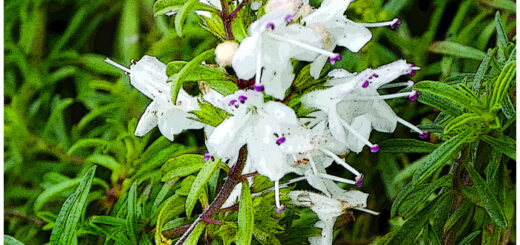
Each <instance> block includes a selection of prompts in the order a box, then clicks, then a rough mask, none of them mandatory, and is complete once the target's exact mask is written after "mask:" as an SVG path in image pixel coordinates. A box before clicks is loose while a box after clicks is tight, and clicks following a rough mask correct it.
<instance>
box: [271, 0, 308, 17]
mask: <svg viewBox="0 0 520 245" xmlns="http://www.w3.org/2000/svg"><path fill="white" fill-rule="evenodd" d="M302 4H303V3H302V0H269V1H267V4H266V5H265V12H266V13H273V12H277V11H285V12H289V13H290V14H292V15H294V14H295V13H296V12H297V11H298V9H299V8H300V6H302Z"/></svg>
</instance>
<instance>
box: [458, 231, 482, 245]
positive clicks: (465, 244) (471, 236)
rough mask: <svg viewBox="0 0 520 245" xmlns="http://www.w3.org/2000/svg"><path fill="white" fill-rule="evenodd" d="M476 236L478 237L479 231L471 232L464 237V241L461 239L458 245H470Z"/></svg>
mask: <svg viewBox="0 0 520 245" xmlns="http://www.w3.org/2000/svg"><path fill="white" fill-rule="evenodd" d="M478 235H480V231H474V232H471V233H470V234H469V235H467V236H466V237H464V239H462V240H461V241H460V242H459V245H469V244H471V241H473V239H475V237H477V236H478Z"/></svg>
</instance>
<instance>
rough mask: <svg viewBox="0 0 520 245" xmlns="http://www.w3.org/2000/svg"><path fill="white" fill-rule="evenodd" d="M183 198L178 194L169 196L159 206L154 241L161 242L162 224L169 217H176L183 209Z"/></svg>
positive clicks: (169, 218)
mask: <svg viewBox="0 0 520 245" xmlns="http://www.w3.org/2000/svg"><path fill="white" fill-rule="evenodd" d="M184 203H185V199H184V198H183V197H181V196H180V195H174V196H172V197H170V198H169V199H168V200H167V201H166V204H165V205H164V206H163V207H162V208H161V212H159V215H158V216H157V225H156V230H155V242H156V244H161V240H162V233H161V231H162V230H163V226H164V224H166V223H167V222H168V221H170V220H171V219H173V218H175V217H177V216H178V215H179V214H181V213H182V212H183V211H184Z"/></svg>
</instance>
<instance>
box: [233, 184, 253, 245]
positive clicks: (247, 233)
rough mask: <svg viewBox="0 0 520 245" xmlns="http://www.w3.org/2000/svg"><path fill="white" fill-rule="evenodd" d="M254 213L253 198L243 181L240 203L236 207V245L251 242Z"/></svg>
mask: <svg viewBox="0 0 520 245" xmlns="http://www.w3.org/2000/svg"><path fill="white" fill-rule="evenodd" d="M254 215H255V214H254V211H253V200H252V198H251V192H250V190H249V184H248V183H247V181H245V182H243V183H242V194H241V195H240V205H239V208H238V232H237V238H236V243H237V245H248V244H251V240H252V238H253V228H254V222H255V217H254Z"/></svg>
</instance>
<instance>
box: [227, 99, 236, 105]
mask: <svg viewBox="0 0 520 245" xmlns="http://www.w3.org/2000/svg"><path fill="white" fill-rule="evenodd" d="M235 103H237V100H231V101H229V106H232V105H234V104H235Z"/></svg>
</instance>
